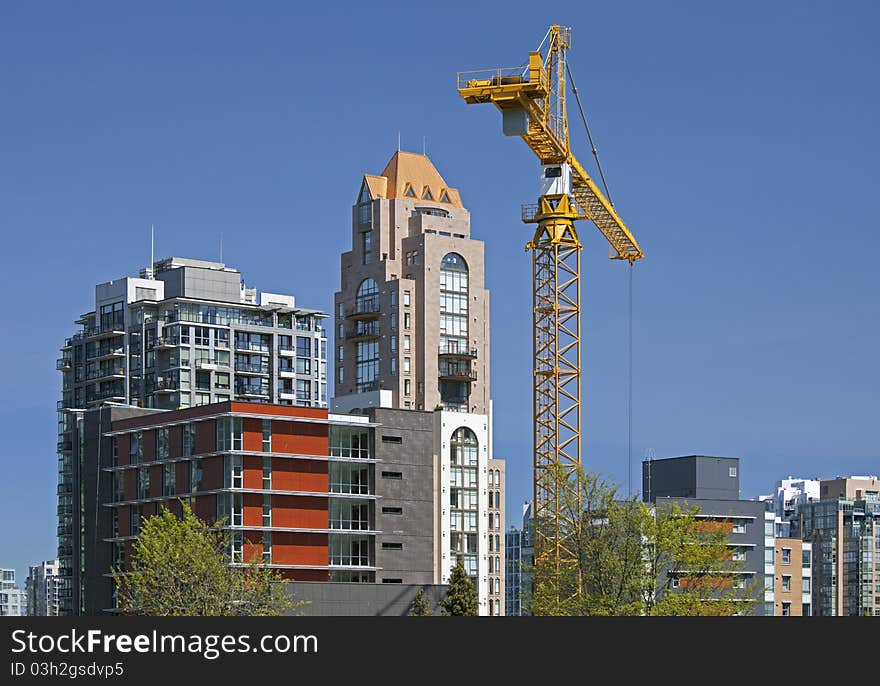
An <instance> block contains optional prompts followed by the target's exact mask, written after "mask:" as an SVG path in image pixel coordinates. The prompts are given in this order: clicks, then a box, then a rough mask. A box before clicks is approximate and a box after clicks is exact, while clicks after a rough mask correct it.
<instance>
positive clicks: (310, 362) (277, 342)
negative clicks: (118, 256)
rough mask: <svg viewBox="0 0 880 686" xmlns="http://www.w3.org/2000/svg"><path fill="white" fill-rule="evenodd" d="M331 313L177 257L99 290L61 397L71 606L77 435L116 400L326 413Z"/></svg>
mask: <svg viewBox="0 0 880 686" xmlns="http://www.w3.org/2000/svg"><path fill="white" fill-rule="evenodd" d="M325 316H326V315H325V314H323V313H322V312H320V311H318V310H311V309H303V308H300V307H297V306H296V303H295V300H294V297H293V296H292V295H281V294H274V293H265V292H264V293H258V292H257V290H256V289H255V288H246V287H245V285H244V283H243V281H242V278H241V274H240V273H239V272H238V271H236V270H235V269H232V268H230V267H227V266H226V265H224V264H221V263H217V262H205V261H201V260H190V259H183V258H177V257H172V258H168V259H165V260H162V261H160V262H157V263H155V264H154V265H152V267H151V268H149V269H145V270H142V272H141V274H140V276H138V277H123V278H120V279H116V280H114V281H109V282H107V283H103V284H98V285H97V286H96V287H95V301H94V309H92V310H90V311H89V312H87V313H85V314H84V315H82V316H81V317H80V318H79V319H77V320H76V323H77V324H78V325H80V327H81V328H80V330H79V331H77V332H76V333H75V334H74V335H73V336H71V337H70V338H68V339H67V340H66V341H65V343H64V346H63V347H62V357H61V358H60V359H59V360H58V362H57V368H58V369H59V370H60V371H61V372H62V373H63V380H62V397H61V400H60V401H58V410H59V415H58V477H59V478H58V559H59V576H60V588H59V605H60V610H61V612H62V614H65V613H69V612H73V611H75V609H76V608H75V606H74V603H73V598H74V595H75V594H76V595H79V591H78V590H75V589H74V588H73V586H72V579H73V578H74V576H75V574H76V575H78V574H79V572H77V571H76V570H75V569H74V559H73V558H74V555H75V554H77V555H78V552H77V551H75V547H74V539H75V537H76V536H77V534H81V533H82V532H81V530H80V531H77V530H76V524H75V521H76V520H77V519H78V518H79V516H80V511H81V509H82V506H81V504H80V501H79V500H78V499H77V498H76V497H75V496H76V493H79V492H80V491H81V490H82V488H81V485H80V484H77V483H75V481H74V478H75V477H74V474H75V471H76V470H75V467H76V465H75V463H74V456H73V455H74V450H75V448H76V446H75V444H74V438H73V437H74V431H75V424H76V423H77V422H78V421H81V418H82V415H83V412H84V411H86V410H88V409H91V408H95V407H98V406H100V405H102V404H105V403H117V404H120V405H128V406H132V407H135V406H139V407H145V408H155V409H160V410H177V409H185V408H189V407H196V406H201V405H207V404H210V403H218V402H235V401H240V402H249V403H273V404H277V405H291V406H293V405H296V406H301V407H311V408H326V406H327V379H326V348H327V343H326V335H325V332H324V329H323V327H322V320H323V319H324V318H325Z"/></svg>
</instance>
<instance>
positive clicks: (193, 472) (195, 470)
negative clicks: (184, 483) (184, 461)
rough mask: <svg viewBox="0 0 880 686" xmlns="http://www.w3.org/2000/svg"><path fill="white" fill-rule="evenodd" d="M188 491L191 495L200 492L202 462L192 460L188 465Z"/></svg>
mask: <svg viewBox="0 0 880 686" xmlns="http://www.w3.org/2000/svg"><path fill="white" fill-rule="evenodd" d="M189 490H190V492H191V493H195V492H196V491H201V490H202V461H201V460H192V461H191V462H190V463H189Z"/></svg>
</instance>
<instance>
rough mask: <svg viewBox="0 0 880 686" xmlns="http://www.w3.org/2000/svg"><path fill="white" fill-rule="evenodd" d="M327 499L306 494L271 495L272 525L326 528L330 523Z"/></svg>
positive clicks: (291, 527)
mask: <svg viewBox="0 0 880 686" xmlns="http://www.w3.org/2000/svg"><path fill="white" fill-rule="evenodd" d="M327 500H328V499H327V498H317V497H314V496H307V495H302V496H298V495H273V496H272V526H280V527H285V528H290V529H326V528H328V526H329V523H330V514H329V511H328V508H327Z"/></svg>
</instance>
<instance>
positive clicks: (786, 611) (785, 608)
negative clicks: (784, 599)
mask: <svg viewBox="0 0 880 686" xmlns="http://www.w3.org/2000/svg"><path fill="white" fill-rule="evenodd" d="M782 616H783V617H791V603H782Z"/></svg>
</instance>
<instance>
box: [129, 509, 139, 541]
mask: <svg viewBox="0 0 880 686" xmlns="http://www.w3.org/2000/svg"><path fill="white" fill-rule="evenodd" d="M130 533H131V535H132V536H139V535H140V533H141V506H140V505H132V506H131V519H130Z"/></svg>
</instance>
